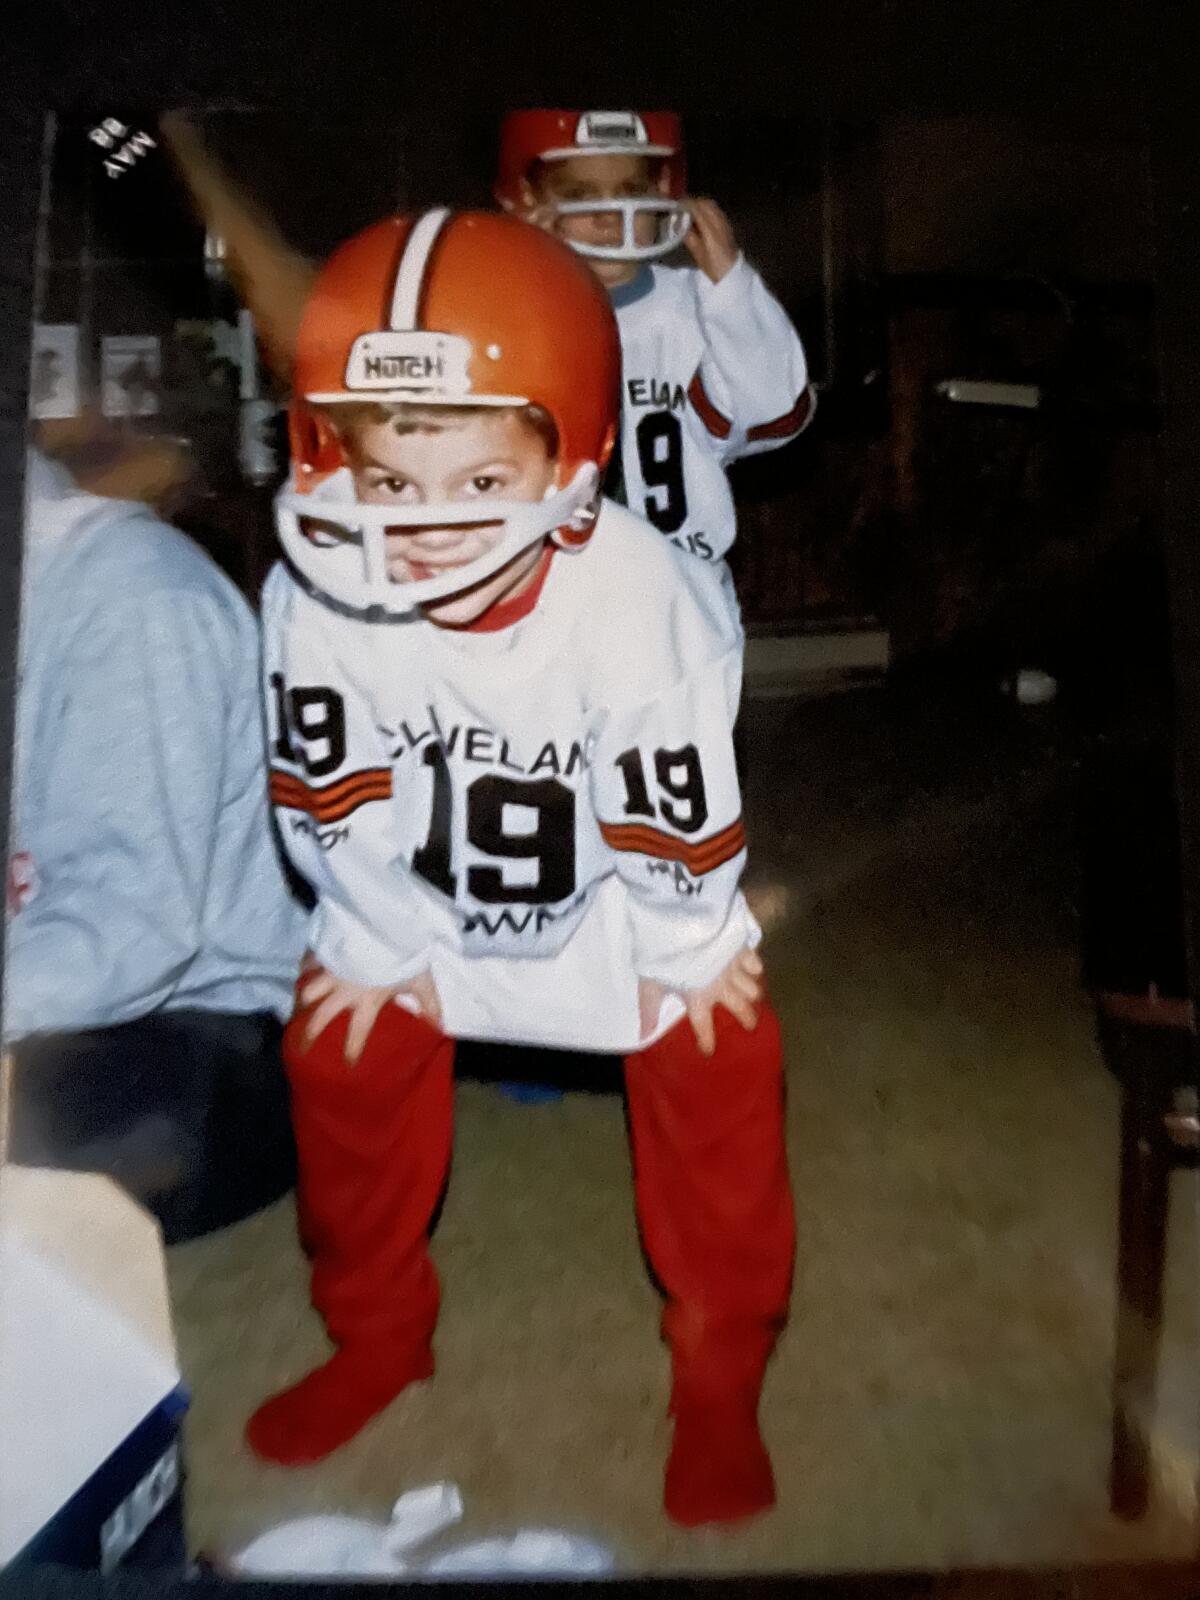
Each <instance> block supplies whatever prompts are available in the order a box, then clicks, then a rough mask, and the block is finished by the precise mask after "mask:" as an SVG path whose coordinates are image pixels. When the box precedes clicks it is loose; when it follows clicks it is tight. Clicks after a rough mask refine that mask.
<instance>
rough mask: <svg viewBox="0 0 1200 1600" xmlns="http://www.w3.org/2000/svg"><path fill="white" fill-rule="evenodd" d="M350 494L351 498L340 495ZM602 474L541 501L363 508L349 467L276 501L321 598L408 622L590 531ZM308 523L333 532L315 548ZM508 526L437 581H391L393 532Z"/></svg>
mask: <svg viewBox="0 0 1200 1600" xmlns="http://www.w3.org/2000/svg"><path fill="white" fill-rule="evenodd" d="M347 489H348V490H349V493H345V492H342V493H339V492H338V491H339V490H341V491H345V490H347ZM598 493H599V473H598V472H597V470H596V467H595V465H594V464H593V463H591V462H586V463H585V464H584V465H583V466H582V467H580V468H579V470H578V472H576V474H575V476H574V477H573V478H572V479H571V482H570V483H569V484H567V485H566V487H565V488H562V489H557V490H551V491H550V493H549V494H547V495H546V496H545V498H544V499H541V500H529V501H511V500H506V501H499V500H497V501H490V502H486V509H485V506H484V504H481V503H480V502H478V501H467V502H463V501H446V502H443V503H441V504H437V505H404V506H389V505H362V504H361V503H360V502H359V501H357V500H356V499H355V498H354V494H353V482H352V480H351V478H350V474H349V472H348V471H347V470H346V469H343V471H341V472H338V473H336V474H335V475H334V478H332V479H330V480H329V482H328V483H326V484H324V485H322V487H321V488H320V489H318V490H316V491H314V492H313V493H311V494H297V493H296V492H295V491H294V490H292V489H290V488H284V489H283V490H281V492H280V494H279V495H278V496H277V498H276V501H275V520H276V527H277V531H278V534H279V542H280V543H281V544H282V546H283V548H284V551H285V552H286V554H287V556H288V558H289V560H290V561H291V563H292V565H293V566H295V567H296V568H297V569H298V570H299V571H300V572H301V573H302V574H303V575H304V577H305V578H306V579H307V580H308V582H309V583H310V584H311V585H312V586H313V588H314V589H316V590H317V591H318V593H320V594H324V595H326V596H327V597H328V598H329V599H331V600H334V601H336V602H337V604H338V605H339V606H343V607H346V608H348V609H350V610H352V611H355V612H362V613H367V612H372V613H380V612H381V613H383V614H384V615H385V616H389V617H404V616H408V615H409V614H411V613H412V612H413V611H415V610H416V609H417V607H418V606H422V605H428V604H429V603H430V602H432V601H435V600H446V599H449V598H450V597H451V596H452V595H456V594H462V593H463V592H464V591H465V590H467V589H473V588H475V586H476V585H477V584H479V583H483V582H484V581H485V580H486V579H488V578H491V577H494V576H495V574H496V573H497V572H499V571H500V570H501V569H502V568H503V567H506V566H507V565H508V564H509V562H510V561H513V560H515V558H516V557H517V556H519V555H520V554H521V553H522V551H524V550H527V549H528V548H529V547H530V545H532V544H536V543H538V541H539V540H541V539H544V538H545V537H546V536H547V535H548V534H552V533H553V532H554V531H555V529H556V528H563V527H570V528H574V529H577V530H582V529H584V528H586V527H587V526H588V525H589V524H590V523H591V522H592V521H594V520H595V517H596V512H597V500H598ZM305 521H317V522H322V523H330V524H332V525H333V526H334V527H336V528H337V529H339V530H342V531H343V533H344V536H339V534H334V535H332V536H331V538H330V541H329V542H328V543H321V544H317V543H314V541H313V540H312V539H310V538H309V537H308V536H307V534H306V533H305V532H304V528H303V523H304V522H305ZM497 524H500V525H501V526H502V530H503V531H502V532H501V535H500V538H499V539H498V540H497V541H496V544H495V545H494V546H493V547H492V549H491V550H489V551H487V552H486V554H484V555H482V556H480V557H479V558H478V559H477V560H475V561H471V562H468V563H467V564H466V565H465V566H461V567H455V568H454V569H453V570H451V571H448V572H445V573H442V574H440V575H439V576H437V577H432V578H414V579H413V580H412V581H411V582H408V583H397V582H394V581H393V580H392V579H391V578H390V577H389V576H388V570H387V568H388V558H387V534H388V532H389V530H391V531H397V530H398V531H403V530H404V529H405V528H439V527H447V528H449V527H453V528H470V527H495V526H496V525H497Z"/></svg>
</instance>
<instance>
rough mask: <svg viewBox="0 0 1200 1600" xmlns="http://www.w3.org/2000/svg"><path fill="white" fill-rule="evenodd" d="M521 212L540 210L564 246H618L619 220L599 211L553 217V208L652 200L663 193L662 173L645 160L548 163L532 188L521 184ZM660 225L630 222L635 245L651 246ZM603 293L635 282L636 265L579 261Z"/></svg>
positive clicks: (642, 218)
mask: <svg viewBox="0 0 1200 1600" xmlns="http://www.w3.org/2000/svg"><path fill="white" fill-rule="evenodd" d="M525 189H526V190H527V191H528V192H527V194H526V208H527V210H529V211H531V212H532V211H537V210H539V209H544V210H545V211H546V212H547V213H548V219H547V222H546V224H545V226H546V227H547V228H548V229H549V231H551V232H552V233H557V234H558V235H559V237H560V238H562V239H566V240H567V242H568V243H570V242H571V241H572V240H578V241H579V242H580V243H582V244H599V245H608V246H612V245H619V244H620V243H621V238H622V225H621V214H620V212H618V211H598V212H595V213H593V214H592V215H591V216H587V215H584V216H570V217H555V216H554V214H553V209H552V208H553V207H554V206H555V205H556V204H557V203H560V202H562V201H564V200H596V201H600V200H641V199H654V198H657V197H658V196H659V195H665V194H666V192H667V177H666V173H665V171H663V170H662V169H661V167H660V164H659V163H658V162H656V161H651V160H649V159H648V158H647V157H646V156H569V157H567V158H566V159H565V160H562V161H547V162H546V164H545V166H544V168H543V169H542V172H541V174H540V176H539V179H538V184H537V188H536V189H535V188H534V187H533V185H532V184H529V183H526V185H525ZM658 227H659V220H658V218H657V217H656V216H654V215H653V214H652V213H650V212H645V211H643V212H641V213H639V215H638V216H636V217H635V218H634V224H633V230H634V232H633V236H634V239H635V241H636V243H637V244H639V245H650V244H653V243H654V242H655V239H656V238H657V236H658V232H657V230H658ZM583 259H584V260H585V261H586V262H587V264H588V266H589V267H590V268H591V269H592V271H593V272H594V273H595V275H596V277H597V278H599V280H600V282H601V283H602V284H603V285H604V287H605V288H606V289H616V288H619V287H620V285H621V284H623V283H630V282H632V280H633V279H634V278H635V277H636V276H637V274H638V270H639V268H640V266H641V262H639V261H604V260H600V259H599V258H597V257H594V256H585V257H584V258H583Z"/></svg>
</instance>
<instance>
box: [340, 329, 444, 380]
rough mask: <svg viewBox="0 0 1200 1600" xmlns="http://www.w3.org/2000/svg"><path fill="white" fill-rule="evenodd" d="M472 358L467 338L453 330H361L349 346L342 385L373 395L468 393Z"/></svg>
mask: <svg viewBox="0 0 1200 1600" xmlns="http://www.w3.org/2000/svg"><path fill="white" fill-rule="evenodd" d="M470 358H471V346H470V343H469V341H468V340H466V339H463V338H460V337H457V336H456V335H453V334H447V333H425V332H422V331H419V330H416V331H411V332H403V333H364V334H360V336H359V337H358V338H357V339H356V340H355V341H354V343H353V345H352V346H351V348H350V359H349V360H348V361H347V363H346V387H347V389H362V390H366V391H368V392H371V393H379V392H380V391H384V390H386V391H387V392H389V393H390V392H392V391H395V390H402V391H403V392H404V393H405V394H413V395H444V394H456V395H463V394H469V393H470V391H471V379H470V375H469V374H468V372H467V364H468V362H469V361H470Z"/></svg>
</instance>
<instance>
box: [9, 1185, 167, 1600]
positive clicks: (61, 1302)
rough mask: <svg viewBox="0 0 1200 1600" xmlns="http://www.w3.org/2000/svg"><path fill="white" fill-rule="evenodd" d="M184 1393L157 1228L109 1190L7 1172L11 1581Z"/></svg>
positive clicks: (113, 1188) (121, 1194) (114, 1190)
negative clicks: (20, 1559) (96, 1478)
mask: <svg viewBox="0 0 1200 1600" xmlns="http://www.w3.org/2000/svg"><path fill="white" fill-rule="evenodd" d="M179 1387H180V1376H179V1367H178V1362H177V1359H176V1353H175V1339H174V1334H173V1331H172V1326H171V1311H170V1305H169V1302H168V1298H167V1283H166V1272H165V1265H164V1260H163V1248H162V1238H161V1235H160V1233H159V1229H158V1225H157V1223H156V1222H155V1221H154V1219H153V1218H152V1217H151V1216H150V1215H149V1214H148V1213H147V1212H145V1211H143V1210H142V1209H141V1207H140V1206H138V1205H136V1204H135V1203H134V1201H132V1200H131V1199H129V1198H128V1196H127V1195H125V1193H124V1192H123V1191H122V1190H121V1189H120V1188H119V1187H118V1186H117V1185H116V1184H115V1183H113V1182H111V1181H110V1180H109V1179H107V1178H103V1177H98V1176H95V1175H93V1174H90V1173H70V1172H51V1171H45V1170H42V1169H40V1168H32V1167H17V1166H5V1167H4V1168H3V1169H2V1170H0V1568H3V1567H4V1566H5V1565H7V1563H8V1562H10V1561H11V1560H12V1559H13V1557H14V1556H16V1555H17V1554H18V1553H19V1552H20V1551H22V1550H23V1549H24V1548H25V1547H26V1546H27V1545H28V1544H29V1543H30V1541H31V1540H32V1539H34V1538H35V1536H36V1535H37V1534H38V1533H39V1531H40V1530H42V1529H43V1528H45V1527H46V1526H47V1524H49V1523H50V1522H51V1521H52V1519H53V1518H54V1517H55V1516H56V1515H57V1513H58V1512H59V1511H60V1510H61V1509H62V1507H64V1506H65V1505H66V1504H67V1502H68V1501H70V1500H71V1499H72V1497H73V1496H74V1495H76V1494H77V1492H78V1491H79V1490H80V1489H81V1488H82V1487H83V1485H84V1484H86V1483H87V1481H88V1480H89V1479H90V1478H92V1476H93V1474H95V1473H96V1472H97V1470H98V1469H99V1468H100V1467H102V1466H103V1465H104V1463H105V1462H107V1461H109V1460H110V1458H111V1457H112V1456H113V1455H114V1453H115V1452H117V1451H118V1450H119V1449H120V1447H121V1446H122V1444H123V1443H124V1441H126V1440H127V1439H128V1438H129V1436H130V1435H131V1434H132V1433H133V1432H134V1431H135V1429H137V1428H138V1427H139V1425H140V1424H141V1423H142V1422H143V1421H144V1420H145V1419H146V1418H147V1417H148V1416H149V1415H150V1413H151V1412H153V1411H154V1410H155V1408H156V1407H158V1406H160V1405H161V1404H162V1402H163V1401H164V1400H166V1399H167V1397H168V1396H170V1395H172V1394H173V1393H174V1392H176V1391H178V1389H179Z"/></svg>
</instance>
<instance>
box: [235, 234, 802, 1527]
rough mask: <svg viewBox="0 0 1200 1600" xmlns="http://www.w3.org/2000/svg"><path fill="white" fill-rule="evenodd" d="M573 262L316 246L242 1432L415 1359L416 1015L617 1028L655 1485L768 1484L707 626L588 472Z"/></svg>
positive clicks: (745, 1062)
mask: <svg viewBox="0 0 1200 1600" xmlns="http://www.w3.org/2000/svg"><path fill="white" fill-rule="evenodd" d="M618 368H619V350H618V343H617V335H616V328H615V325H614V321H613V317H612V312H611V309H610V307H609V305H608V303H607V300H606V298H605V296H604V295H603V294H602V293H601V291H600V290H599V288H598V286H597V285H596V283H595V281H594V280H593V279H592V278H591V276H590V275H589V274H588V272H587V271H586V270H585V269H584V268H583V266H582V265H581V264H580V263H579V262H578V261H577V259H576V258H575V257H573V256H572V254H571V252H570V251H569V250H568V249H566V248H565V246H563V245H562V244H561V243H560V242H559V241H557V240H555V239H553V238H551V237H549V236H548V235H547V234H546V233H543V232H540V231H538V230H537V229H534V228H530V227H527V226H525V225H524V224H523V223H521V222H519V221H516V220H514V219H512V218H508V217H504V216H499V215H485V214H482V213H457V214H452V213H448V212H445V211H431V212H427V213H425V214H424V215H422V216H420V217H418V218H405V217H393V218H390V219H388V220H386V221H384V222H381V223H379V224H377V225H376V226H374V227H372V228H368V229H367V230H366V231H365V232H363V233H362V234H360V235H359V236H357V237H356V238H354V239H352V240H351V241H350V242H349V243H347V244H346V245H344V246H342V247H341V249H339V250H338V251H337V252H336V253H335V255H334V256H333V257H332V259H331V260H330V262H329V263H328V264H327V265H326V267H325V268H324V269H323V271H322V272H321V274H320V276H319V278H318V279H317V282H316V285H315V288H314V290H313V292H312V295H311V297H310V300H309V303H308V306H307V309H306V311H305V314H304V318H303V321H302V323H301V327H300V332H299V336H298V342H297V348H296V352H295V361H294V368H293V391H294V400H293V409H292V419H291V441H292V458H293V471H292V475H291V478H290V480H289V484H288V486H287V488H286V489H285V491H284V492H283V493H282V494H281V496H280V499H279V502H278V521H279V531H280V537H281V541H282V544H283V547H284V552H285V556H286V561H285V563H283V564H281V565H279V566H277V567H276V569H275V571H274V572H273V574H272V576H271V578H270V579H269V581H268V585H267V589H266V593H265V597H264V630H265V658H266V660H265V672H266V678H267V687H268V700H269V706H270V714H271V721H272V729H271V736H272V741H273V743H272V776H271V790H272V795H273V798H274V802H275V805H276V807H277V814H278V817H279V821H280V824H281V828H282V832H283V837H284V839H285V840H286V841H287V846H288V849H289V851H290V853H291V855H292V857H293V860H294V862H295V864H296V865H297V867H298V868H299V869H300V871H301V872H302V873H303V874H304V875H305V876H306V877H307V878H308V879H309V881H310V882H311V883H312V885H313V887H314V889H315V890H316V894H317V907H316V911H315V913H314V917H313V923H312V927H311V932H310V947H311V964H310V966H309V968H308V970H307V971H306V972H305V974H304V975H303V976H302V978H301V982H300V985H299V989H298V998H297V1010H296V1014H295V1016H294V1018H293V1020H292V1022H291V1024H290V1025H289V1028H288V1031H287V1036H286V1040H285V1057H286V1061H287V1067H288V1073H289V1081H290V1087H291V1092H292V1097H293V1119H294V1124H295V1129H296V1137H297V1146H298V1151H299V1157H300V1166H301V1181H300V1192H299V1208H300V1214H301V1222H302V1231H303V1235H304V1239H305V1243H306V1246H307V1248H308V1250H309V1252H310V1255H311V1257H312V1263H313V1269H312V1294H313V1300H314V1303H315V1305H316V1307H317V1309H318V1310H319V1311H320V1313H321V1314H322V1316H323V1317H324V1319H325V1323H326V1327H327V1330H328V1332H329V1335H330V1338H331V1340H332V1342H333V1344H334V1345H335V1346H336V1349H335V1352H334V1354H333V1355H332V1357H331V1359H330V1360H329V1361H328V1362H327V1363H325V1364H324V1365H323V1366H321V1367H319V1368H318V1369H317V1370H316V1371H315V1372H313V1373H310V1374H309V1376H308V1377H307V1378H305V1379H304V1380H303V1381H302V1382H301V1383H300V1384H298V1385H297V1386H295V1387H294V1388H291V1389H289V1390H286V1391H284V1392H283V1393H281V1394H279V1395H277V1396H275V1397H274V1398H273V1399H271V1400H269V1401H267V1402H266V1404H265V1405H263V1406H262V1407H261V1408H260V1409H259V1411H258V1412H257V1413H256V1414H255V1415H254V1417H253V1418H252V1419H251V1421H250V1423H249V1425H248V1429H247V1436H248V1439H249V1441H250V1443H251V1445H252V1447H253V1448H254V1449H255V1450H256V1451H257V1452H258V1454H259V1455H261V1456H263V1457H265V1458H267V1459H269V1460H273V1461H277V1462H283V1463H301V1462H310V1461H315V1460H318V1459H320V1458H321V1457H322V1456H324V1455H326V1454H328V1453H329V1452H330V1451H332V1450H334V1449H336V1448H338V1447H339V1446H340V1445H341V1444H343V1443H344V1442H345V1441H346V1440H348V1439H349V1438H351V1437H352V1436H353V1435H354V1434H355V1433H356V1432H357V1431H358V1430H359V1429H360V1428H361V1427H362V1426H363V1425H364V1424H365V1423H366V1422H367V1421H368V1420H369V1419H370V1418H371V1417H372V1416H373V1415H375V1414H376V1413H377V1412H378V1411H380V1410H382V1409H383V1408H384V1407H385V1406H387V1405H388V1404H389V1403H390V1402H391V1401H392V1400H393V1399H394V1398H395V1397H396V1396H397V1395H398V1394H400V1393H401V1391H402V1390H403V1389H404V1388H405V1387H407V1385H408V1384H409V1383H411V1382H413V1381H415V1380H419V1379H423V1378H427V1377H429V1376H430V1375H431V1373H432V1371H433V1354H432V1345H431V1341H432V1336H433V1332H434V1325H435V1322H436V1318H437V1311H438V1301H439V1289H438V1280H437V1277H436V1274H435V1272H434V1268H433V1266H432V1264H431V1261H430V1257H429V1250H428V1235H429V1228H430V1222H431V1218H432V1216H433V1214H434V1211H435V1208H436V1206H437V1203H438V1199H439V1196H440V1193H441V1190H442V1187H443V1184H444V1181H445V1177H446V1173H447V1169H448V1164H449V1157H450V1144H451V1113H452V1069H453V1055H454V1040H455V1039H456V1038H476V1039H486V1040H501V1041H504V1040H509V1041H519V1042H522V1043H532V1044H544V1045H549V1046H555V1047H565V1048H568V1049H585V1050H596V1051H610V1052H619V1053H621V1054H623V1055H624V1057H625V1073H626V1083H627V1089H628V1096H629V1107H630V1122H631V1129H632V1139H633V1147H634V1158H635V1174H636V1175H635V1183H636V1197H637V1204H638V1210H639V1217H640V1221H641V1225H642V1230H643V1236H644V1239H645V1243H646V1247H647V1249H648V1252H649V1255H650V1257H651V1260H652V1261H653V1264H654V1268H655V1271H656V1273H657V1275H658V1277H659V1279H660V1281H661V1283H662V1284H663V1286H664V1289H665V1292H666V1309H665V1312H664V1318H663V1334H664V1337H665V1339H666V1340H667V1342H668V1344H669V1346H670V1349H671V1354H672V1361H673V1374H674V1379H673V1388H672V1396H671V1409H672V1412H673V1415H674V1422H675V1431H674V1438H673V1444H672V1449H671V1454H670V1459H669V1462H668V1466H667V1471H666V1481H665V1491H664V1499H665V1505H666V1508H667V1510H668V1512H669V1513H670V1515H671V1516H672V1517H674V1518H675V1519H676V1520H677V1521H679V1522H681V1523H683V1524H686V1525H693V1524H698V1523H703V1522H712V1521H728V1520H731V1519H734V1518H740V1517H743V1516H747V1515H751V1514H753V1513H755V1512H757V1511H761V1510H763V1509H764V1508H765V1507H767V1506H768V1505H770V1504H771V1503H772V1502H773V1499H774V1486H773V1481H772V1473H771V1466H770V1461H769V1458H768V1456H767V1454H766V1451H765V1449H764V1447H763V1444H762V1440H761V1437H760V1434H759V1431H758V1423H757V1408H758V1400H759V1391H760V1387H761V1383H762V1378H763V1372H764V1369H765V1366H766V1363H767V1361H768V1358H769V1356H770V1353H771V1350H772V1348H773V1345H774V1343H775V1339H776V1337H777V1334H778V1332H779V1329H780V1327H781V1326H782V1323H783V1320H784V1317H785V1314H786V1309H787V1303H788V1296H789V1287H790V1281H791V1272H792V1259H793V1252H794V1224H793V1214H792V1202H791V1195H790V1190H789V1184H788V1177H787V1167H786V1157H785V1151H784V1141H783V1118H782V1064H781V1050H780V1036H779V1026H778V1022H777V1020H776V1018H775V1015H774V1013H773V1011H772V1009H771V1007H770V1004H769V1002H768V1001H767V999H766V998H765V995H764V993H763V990H762V963H761V960H760V958H759V956H758V955H757V953H756V950H755V946H756V945H757V943H758V940H759V930H758V927H757V925H756V924H755V922H754V919H753V918H752V916H751V915H750V912H749V911H748V909H747V907H746V904H745V901H744V899H743V897H742V895H741V893H740V891H739V888H738V882H739V878H740V874H741V871H742V867H743V863H744V860H745V845H744V833H743V827H742V822H741V808H740V802H739V797H738V787H737V776H736V772H735V767H734V761H733V752H732V744H731V734H730V729H731V727H732V724H733V721H734V717H735V714H736V710H737V702H738V696H739V692H740V657H741V638H740V632H739V629H738V627H737V624H736V622H735V621H734V619H733V617H732V615H731V613H730V611H729V608H728V606H727V604H726V603H725V600H724V598H723V596H722V593H721V590H720V586H719V584H718V582H717V580H716V578H715V577H714V575H713V574H712V573H711V572H710V571H707V570H706V569H704V568H703V567H701V566H700V565H699V564H698V563H695V562H687V561H685V560H684V559H683V558H682V557H680V556H679V555H678V554H677V552H676V551H674V550H672V549H671V548H669V547H668V546H667V545H666V544H665V542H663V541H661V540H659V539H657V538H656V537H655V535H654V534H653V532H652V530H650V529H648V528H647V527H646V526H645V525H644V524H643V523H642V522H640V521H639V520H637V519H636V518H634V517H632V516H631V515H630V514H629V512H628V511H625V510H623V509H621V508H619V507H615V506H613V505H611V504H608V503H604V504H601V502H600V500H599V490H598V484H599V478H600V474H601V473H602V471H603V468H604V466H605V464H606V461H607V458H608V454H609V452H610V450H611V446H612V441H613V438H614V435H615V431H616V406H617V383H618Z"/></svg>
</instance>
